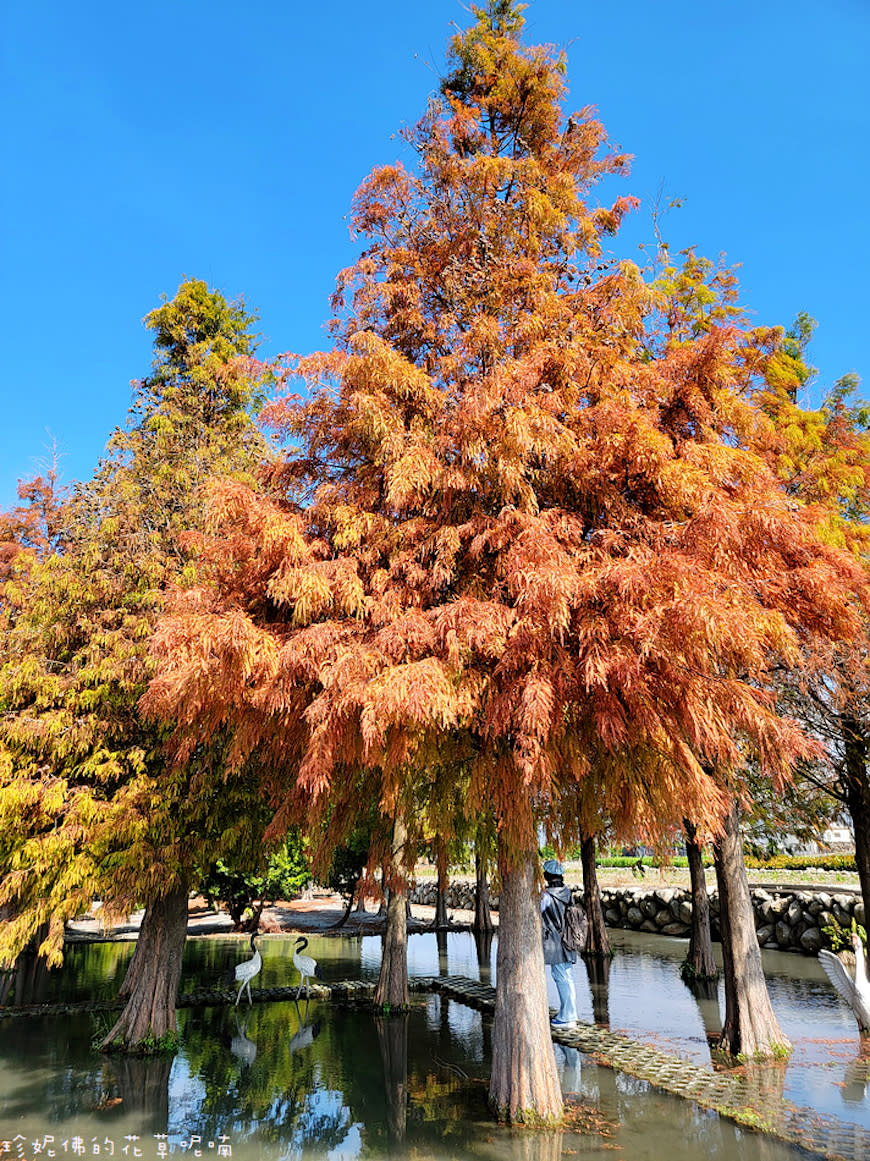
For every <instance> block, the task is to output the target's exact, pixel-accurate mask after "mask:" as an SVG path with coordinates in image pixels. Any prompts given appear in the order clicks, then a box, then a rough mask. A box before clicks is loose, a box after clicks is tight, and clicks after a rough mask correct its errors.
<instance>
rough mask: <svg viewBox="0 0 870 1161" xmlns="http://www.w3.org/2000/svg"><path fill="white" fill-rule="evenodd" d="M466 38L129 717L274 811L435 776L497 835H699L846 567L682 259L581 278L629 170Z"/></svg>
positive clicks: (555, 94) (748, 373) (781, 729)
mask: <svg viewBox="0 0 870 1161" xmlns="http://www.w3.org/2000/svg"><path fill="white" fill-rule="evenodd" d="M480 29H481V24H480V22H479V23H478V25H476V26H475V29H473V30H471V31H470V32H469V33H467V34H463V35H461V36H459V37H458V38H457V40H456V41H455V42H454V46H453V63H454V64H455V65H456V69H455V71H454V72H453V73H452V74H451V75H450V76H449V77H448V78H447V80H446V81H445V82H444V86H443V97H442V99H440V100H438V101H433V102H431V103H430V106H429V109H428V111H427V113H426V115H425V116H424V117H423V119H422V120H421V121H420V123H419V124H418V125H417V127H416V128H415V129H414V130H413V131H412V132H411V133H410V134H409V138H410V140H411V142H412V143H413V145H414V146H415V148H416V150H417V155H418V158H419V167H418V170H417V171H416V172H410V171H408V170H406V169H404V168H403V167H402V166H400V165H395V166H386V167H381V168H379V169H377V170H375V171H374V172H373V173H372V175H371V176H370V177H369V179H368V180H367V181H366V182H365V183H364V184H363V186H362V188H361V189H360V191H359V192H358V194H357V197H356V200H355V202H354V228H355V230H356V231H357V233H358V234H359V235H361V236H362V237H364V238H365V239H366V242H367V249H366V250H365V252H364V253H363V255H362V256H361V258H360V260H359V261H358V262H357V263H356V264H355V265H354V266H353V267H351V268H350V270H347V271H345V272H343V273H342V275H341V276H340V279H339V285H338V290H337V293H336V298H335V308H336V316H335V319H334V322H333V332H334V335H335V339H336V349H335V350H334V351H333V352H330V353H328V354H317V355H315V356H313V357H310V358H307V359H305V358H303V359H298V360H288V361H287V362H286V363H285V365H284V366H283V368H282V372H281V374H282V376H283V377H284V378H285V379H287V380H291V379H292V378H293V376H294V375H295V376H296V378H297V380H300V381H301V382H302V384H303V385H304V387H305V389H306V390H305V392H304V393H302V394H301V395H298V396H287V397H283V398H278V399H276V400H274V401H273V402H272V403H271V404H270V406H269V408H268V418H269V420H270V422H271V423H272V425H273V427H274V429H275V430H276V432H278V433H280V434H281V435H282V436H283V437H285V438H286V439H287V440H288V441H290V446H289V447H288V451H287V455H286V458H285V462H284V464H283V465H282V467H281V469H280V470H275V471H272V472H271V473H270V474H269V476H268V478H264V484H263V490H262V492H261V493H260V494H258V493H256V492H254V491H249V490H245V489H244V488H241V487H239V486H236V487H234V488H226V487H225V488H223V489H222V490H220V491H219V492H218V493H217V495H216V501H215V503H216V507H215V510H214V517H213V520H214V523H213V526H212V529H211V532H212V539H211V540H210V541H209V540H206V541H205V542H204V544H203V546H202V548H203V552H204V554H205V556H206V558H207V560H209V561H210V564H211V568H212V578H213V579H212V584H213V588H212V589H211V590H210V591H208V592H204V593H197V594H194V595H193V596H190V595H189V596H187V597H185V598H184V601H182V602H181V603H180V604H179V605H178V607H177V609H176V612H175V615H174V616H172V617H170V618H168V619H167V620H165V621H164V622H163V624H162V626H161V628H160V631H159V633H158V636H157V640H156V645H155V648H156V651H157V654H158V658H159V673H158V676H157V678H156V679H155V681H154V683H153V684H152V686H151V689H150V691H149V693H148V695H147V697H146V705H147V707H148V708H149V709H150V710H151V711H154V712H158V713H160V714H163V715H164V716H166V717H167V718H169V719H171V720H173V721H175V722H177V723H179V731H180V735H179V736H181V737H182V738H183V739H186V740H185V741H182V745H183V746H185V747H186V748H187V750H188V751H189V749H190V747H191V746H193V745H195V739H196V738H197V737H198V736H199V735H200V733H201V731H211V730H214V729H217V728H224V727H230V728H232V730H233V731H234V746H235V751H234V752H235V757H236V760H238V761H242V760H243V759H244V758H246V757H248V756H249V755H251V754H256V756H257V758H258V760H259V761H260V762H261V763H262V767H263V768H264V770H265V771H266V775H265V777H266V782H267V785H268V787H269V790H270V792H271V794H272V795H273V798H274V801H275V803H276V804H277V805H279V806H281V805H282V804H283V807H284V809H282V810H281V811H280V812H279V816H278V820H277V821H276V826H280V825H283V824H284V823H285V822H286V821H287V820H288V818H289V817H290V816H291V815H292V813H293V812H294V811H299V810H303V809H304V810H308V811H309V812H310V813H309V820H311V819H318V818H323V817H325V816H326V815H327V813H328V811H329V809H330V808H331V806H333V805H334V804H335V803H336V802H342V803H346V801H347V799H348V796H353V795H356V794H358V793H359V787H360V785H361V784H364V785H365V786H366V793H367V794H369V793H372V792H374V793H376V794H378V795H379V796H380V801H381V805H382V808H383V809H384V810H385V811H386V810H387V809H388V808H390V807H391V806H392V804H394V803H395V800H396V796H397V794H404V795H405V796H406V800H407V801H408V802H409V803H412V802H414V801H415V800H416V801H417V802H425V797H426V786H427V785H428V782H429V780H430V779H431V778H432V777H434V775H433V774H432V772H433V771H435V770H438V771H440V772H441V777H442V779H443V772H444V770H445V769H447V770H448V771H450V770H452V771H453V778H454V780H455V782H456V784H457V785H458V784H459V781H460V780H467V781H463V782H462V785H463V786H464V787H465V790H464V793H465V795H466V802H467V804H468V809H469V810H473V809H475V808H476V807H478V806H480V805H482V804H484V803H492V804H493V805H494V807H495V811H496V814H497V817H498V819H499V826H500V828H501V832H502V836H503V837H506V838H508V839H509V840H510V841H511V842H512V843H513V845H514V847H515V848H516V849H517V850H526V849H528V848H529V847H531V846H534V845H535V843H536V824H537V823H538V822H544V823H547V824H548V825H552V826H554V827H555V829H556V830H557V831H558V832H560V833H561V834H562V835H568V834H570V833H571V832H572V830H576V827H577V826H578V824H579V823H580V822H581V821H582V820H583V817H584V815H586V816H588V814H589V812H590V811H595V812H598V813H600V814H601V815H604V816H607V817H609V818H610V819H611V820H612V822H613V825H614V826H615V827H616V829H617V831H618V830H620V829H623V830H625V831H633V832H637V831H642V832H646V833H649V834H654V833H656V832H659V831H661V830H662V828H666V827H668V826H671V825H676V826H679V825H680V822H681V820H682V818H683V817H691V818H692V819H693V820H695V822H696V823H697V824H698V825H699V826H700V827H704V828H707V829H709V830H714V831H715V830H716V829H717V827H718V821H719V817H720V815H721V812H722V808H723V804H724V801H725V799H724V797H723V794H724V791H723V785H722V783H721V782H720V781H719V779H720V778H721V777H723V776H724V775H726V774H727V772H728V771H729V770H731V769H733V768H735V767H737V766H739V765H740V764H741V763H742V762H743V761H744V760H745V756H746V754H747V752H749V751H753V752H755V753H757V754H758V756H759V759H760V761H761V764H762V767H763V768H764V769H765V771H767V772H768V773H769V774H770V775H772V776H773V777H776V778H784V777H787V776H788V773H789V769H790V766H791V764H792V763H793V761H794V760H795V759H796V758H797V757H798V756H800V755H805V754H808V753H810V752H812V750H813V744H812V743H811V742H810V741H809V740H808V739H807V738H806V737H805V736H804V735H803V734H802V732H801V730H800V729H799V728H798V726H797V725H796V724H794V723H793V722H791V721H788V720H785V719H783V718H782V717H780V716H779V714H778V713H777V706H776V702H775V698H774V696H773V694H772V693H771V692H770V676H771V672H772V670H773V669H774V668H775V667H776V666H778V665H789V666H791V665H796V664H798V662H799V658H800V648H799V647H800V646H801V644H802V643H803V642H804V641H805V640H807V639H809V638H812V637H814V636H816V635H824V636H826V637H828V638H844V637H848V636H849V635H851V634H853V633H855V632H856V631H857V628H858V624H859V620H858V616H857V614H856V610H855V602H856V600H857V599H858V597H859V595H860V592H861V586H862V584H863V576H862V574H861V571H860V569H859V568H858V567H857V566H856V565H855V564H854V562H853V561H851V560H850V559H849V558H847V557H846V556H845V555H843V554H842V553H840V551H839V550H838V549H837V548H836V547H830V546H827V545H825V544H824V543H822V542H821V541H820V539H819V537H818V535H817V529H816V523H815V519H814V516H813V513H812V511H811V510H808V509H806V508H803V507H802V506H800V505H799V504H798V503H796V502H795V501H794V500H793V499H792V498H790V497H789V495H788V494H787V492H786V490H785V489H784V488H783V487H782V485H781V483H780V481H779V480H778V478H777V476H776V474H775V472H774V471H773V470H772V469H771V466H769V463H768V462H766V460H765V457H764V455H762V454H761V452H762V451H763V448H762V447H761V442H760V441H761V434H762V433H763V432H765V431H767V430H768V427H767V426H766V421H765V419H764V416H763V413H762V412H761V411H760V409H759V408H758V406H757V405H756V403H755V402H753V399H752V397H751V391H750V390H749V387H750V386H751V384H752V383H753V382H755V381H756V379H757V377H758V374H759V373H760V372H759V368H760V367H762V366H763V362H764V358H766V356H765V355H764V354H763V351H762V349H761V348H762V346H763V343H764V341H765V340H764V338H763V336H762V335H761V334H760V333H757V332H752V331H749V330H747V329H745V328H744V327H742V326H740V325H739V321H738V320H737V319H736V318H735V317H734V316H735V313H736V312H735V311H733V310H731V309H730V308H727V309H726V308H724V307H723V308H722V309H721V310H717V309H714V308H713V307H711V306H710V305H709V301H710V300H709V295H706V296H705V295H701V294H700V293H699V292H697V287H696V284H699V280H703V278H705V277H708V272H707V269H706V268H705V267H704V266H703V264H701V263H700V262H699V260H696V259H693V260H692V261H693V265H692V273H691V279H688V276H687V278H684V279H682V280H681V279H679V278H676V277H675V278H674V279H673V280H672V281H671V282H670V283H668V284H667V285H665V284H664V283H661V282H660V283H648V282H647V281H645V279H644V277H643V276H642V275H641V273H640V272H639V271H638V270H637V268H636V267H634V266H633V265H632V264H630V263H626V264H623V265H621V266H617V267H615V268H614V267H610V266H608V267H607V268H606V269H605V270H604V271H603V272H602V271H601V270H600V269H599V267H600V266H601V265H602V264H601V263H600V262H599V258H600V249H601V247H600V236H601V234H602V233H603V232H605V231H609V230H613V229H615V228H616V226H617V225H618V222H619V219H620V217H621V216H622V215H623V214H624V212H625V211H626V209H627V208H628V207H629V204H630V202H629V200H626V199H622V200H620V201H619V202H618V203H617V204H616V205H615V206H614V207H612V208H610V209H601V208H597V207H594V206H591V205H590V204H589V195H590V190H591V187H592V185H593V183H594V182H595V181H596V180H597V178H599V177H600V176H601V175H603V174H605V173H615V172H619V171H622V170H624V169H625V168H626V165H627V159H626V158H625V157H624V156H622V155H619V154H617V153H615V152H614V151H612V150H610V149H609V147H608V143H607V138H606V135H605V133H604V130H603V128H602V126H601V125H600V124H599V123H598V122H597V121H596V120H595V119H594V117H593V116H592V114H591V112H590V111H589V110H583V111H581V112H580V113H577V114H574V115H573V116H572V117H570V118H565V117H564V116H563V114H562V112H561V109H560V107H559V102H560V100H561V99H562V97H563V95H564V80H563V77H562V69H561V61H560V59H559V58H557V57H555V56H554V54H553V53H552V52H551V51H550V50H547V49H541V48H533V49H522V48H520V47H519V45H518V43H517V41H516V38H515V37H512V36H510V35H507V34H504V35H502V36H494V35H488V37H487V36H484V35H483V33H481V32H480ZM482 62H485V67H484V63H482ZM710 277H711V278H712V277H713V276H710ZM716 278H718V280H719V281H718V283H717V285H719V286H720V287H721V288H722V290H721V293H722V295H723V296H724V299H727V300H728V301H730V297H733V282H732V280H730V279H729V278H727V277H725V276H724V275H721V276H720V275H717V276H716ZM692 279H694V282H692V281H691V280H692ZM690 283H691V284H690ZM693 287H695V289H693ZM724 299H723V300H724ZM702 307H703V309H702ZM693 320H694V322H693ZM754 351H758V352H759V353H758V357H757V358H756V359H755V361H753V357H752V353H753V352H754ZM185 602H186V603H185ZM711 771H716V772H717V773H711ZM360 780H362V782H361V781H360ZM308 796H310V802H307V801H306V799H307V798H308ZM415 796H416V799H415ZM587 822H588V818H587ZM587 829H588V830H589V831H590V832H591V831H594V830H595V829H596V828H595V827H587Z"/></svg>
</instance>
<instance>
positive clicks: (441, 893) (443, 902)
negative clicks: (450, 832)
mask: <svg viewBox="0 0 870 1161" xmlns="http://www.w3.org/2000/svg"><path fill="white" fill-rule="evenodd" d="M436 863H437V866H438V891H437V894H436V896H435V922H434V923H433V925H432V926H433V927H434V928H435V930H436V931H438V930H439V929H443V928H445V927H448V926H449V925H450V920H449V919H448V917H447V887H448V885H449V881H448V878H447V847H446V845H445V844H444V843H439V844H438V854H437V856H436Z"/></svg>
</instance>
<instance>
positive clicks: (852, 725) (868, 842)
mask: <svg viewBox="0 0 870 1161" xmlns="http://www.w3.org/2000/svg"><path fill="white" fill-rule="evenodd" d="M840 723H841V729H842V735H843V749H844V753H845V765H846V769H845V777H844V779H843V782H844V785H845V791H846V805H847V807H848V808H849V814H850V815H851V818H852V829H853V830H854V832H855V866H856V867H857V869H858V882H859V884H860V885H861V898H862V899H863V900H864V914H865V915H866V916H870V778H868V776H867V750H868V747H867V738H866V736H865V733H864V730H863V729H862V728H861V725H860V724H859V723H858V722H857V721H855V719H854V718H851V717H845V716H843V717H841V719H840Z"/></svg>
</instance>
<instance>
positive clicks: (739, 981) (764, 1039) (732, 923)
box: [714, 801, 791, 1057]
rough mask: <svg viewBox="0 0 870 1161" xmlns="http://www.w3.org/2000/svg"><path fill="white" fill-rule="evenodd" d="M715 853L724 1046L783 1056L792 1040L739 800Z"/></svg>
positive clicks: (748, 1053)
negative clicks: (771, 987)
mask: <svg viewBox="0 0 870 1161" xmlns="http://www.w3.org/2000/svg"><path fill="white" fill-rule="evenodd" d="M714 858H715V862H716V881H717V883H718V885H719V926H720V929H721V934H722V964H723V971H724V976H725V1021H724V1023H723V1025H722V1039H721V1041H720V1047H721V1048H722V1050H723V1051H724V1052H727V1053H729V1055H731V1056H754V1057H765V1056H780V1055H782V1054H783V1052H785V1051H788V1050H789V1049H790V1048H791V1043H790V1042H789V1040H788V1038H787V1037H786V1036H785V1034H784V1033H783V1031H782V1029H781V1028H780V1026H779V1023H778V1021H777V1019H776V1016H775V1015H774V1012H773V1007H772V1006H771V1003H770V996H769V995H768V992H767V983H766V982H765V979H764V972H763V970H762V967H761V950H760V948H759V946H758V939H757V938H756V935H755V916H754V913H753V910H752V899H751V897H750V894H749V883H748V880H747V878H746V865H745V863H744V862H743V847H742V843H741V838H740V823H739V819H738V813H737V803H736V801H735V802H734V803H733V804H732V807H731V810H730V812H729V813H728V816H727V817H726V819H725V829H724V831H723V833H722V836H721V838H720V839H719V840H718V841H717V842H716V844H715V846H714Z"/></svg>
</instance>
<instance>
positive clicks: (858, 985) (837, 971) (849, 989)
mask: <svg viewBox="0 0 870 1161" xmlns="http://www.w3.org/2000/svg"><path fill="white" fill-rule="evenodd" d="M852 947H853V948H854V949H855V978H854V980H853V979H852V977H851V976H850V975H849V973H848V971H847V970H846V968H845V965H844V964H843V962H842V961H841V960H840V959H839V958H838V957H837V956H835V955H834V953H833V952H831V951H825V950H824V949H823V950H822V951H820V952H819V963H820V964H821V965H822V968H823V969H824V972H825V975H826V976H827V977H828V979H829V980H830V981H831V983H832V984H833V985H834V987H835V988H836V989H837V991H838V992H839V993H840V995H841V996H842V997H843V999H844V1000H845V1001H846V1003H847V1004H848V1005H849V1006H850V1007H851V1009H852V1011H853V1012H854V1014H855V1019H856V1020H857V1021H858V1027H859V1028H860V1029H861V1034H862V1035H866V1034H870V980H868V979H867V969H866V967H865V965H864V944H863V943H862V942H861V936H860V935H859V934H858V933H857V932H856V931H854V932H852Z"/></svg>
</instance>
